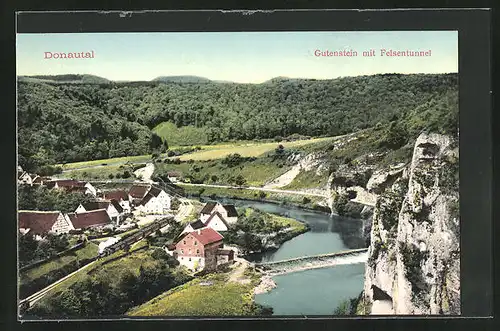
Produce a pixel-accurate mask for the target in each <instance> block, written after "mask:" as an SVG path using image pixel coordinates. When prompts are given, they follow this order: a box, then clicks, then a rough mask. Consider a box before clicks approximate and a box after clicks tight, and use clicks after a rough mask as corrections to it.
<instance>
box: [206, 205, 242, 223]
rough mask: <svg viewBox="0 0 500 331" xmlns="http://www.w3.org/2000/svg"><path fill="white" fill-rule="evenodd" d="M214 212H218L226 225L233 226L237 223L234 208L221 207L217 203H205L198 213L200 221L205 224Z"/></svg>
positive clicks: (229, 206)
mask: <svg viewBox="0 0 500 331" xmlns="http://www.w3.org/2000/svg"><path fill="white" fill-rule="evenodd" d="M215 212H219V213H220V214H221V216H222V217H223V218H224V220H225V221H226V223H228V224H233V223H236V222H237V221H238V212H237V211H236V207H235V206H234V205H223V204H221V203H220V202H218V201H210V202H207V203H206V204H205V206H203V209H202V210H201V212H200V214H201V215H200V219H201V220H202V221H203V222H204V223H206V222H207V220H208V219H209V218H210V216H212V214H213V213H215Z"/></svg>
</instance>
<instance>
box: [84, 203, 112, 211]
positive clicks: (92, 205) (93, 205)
mask: <svg viewBox="0 0 500 331" xmlns="http://www.w3.org/2000/svg"><path fill="white" fill-rule="evenodd" d="M109 203H110V202H109V201H91V202H87V203H84V204H82V206H83V208H85V210H86V211H89V210H97V209H107V208H108V206H109Z"/></svg>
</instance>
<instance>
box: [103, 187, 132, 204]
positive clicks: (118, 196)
mask: <svg viewBox="0 0 500 331" xmlns="http://www.w3.org/2000/svg"><path fill="white" fill-rule="evenodd" d="M103 197H104V199H106V200H113V199H115V200H117V201H120V200H128V194H127V192H125V191H123V190H116V191H107V192H103Z"/></svg>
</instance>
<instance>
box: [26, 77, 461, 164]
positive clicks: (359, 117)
mask: <svg viewBox="0 0 500 331" xmlns="http://www.w3.org/2000/svg"><path fill="white" fill-rule="evenodd" d="M187 77H189V76H182V78H179V77H165V78H164V79H166V81H177V82H179V81H184V82H186V81H192V82H193V81H194V78H193V77H192V76H190V79H187V80H186V78H187ZM43 78H45V79H46V78H49V79H50V80H47V81H50V83H45V82H37V83H32V82H30V81H21V82H19V84H18V126H19V129H18V137H19V145H18V147H19V157H20V158H19V160H20V161H19V162H20V164H21V166H22V167H23V169H24V170H27V171H33V170H36V168H37V167H40V165H43V164H47V163H49V164H54V163H62V162H76V161H85V160H92V159H106V158H110V157H120V156H132V155H141V154H148V153H150V152H152V150H155V149H158V148H159V146H158V145H161V144H162V140H161V138H160V137H158V135H160V136H161V137H163V138H165V137H166V138H168V139H167V142H168V143H169V144H171V145H172V144H173V143H174V142H176V143H179V140H185V142H186V143H187V142H194V137H196V136H203V137H206V138H203V141H200V142H203V143H213V142H224V141H232V140H254V139H275V138H279V137H288V136H289V135H292V134H300V135H306V136H311V137H320V136H336V135H342V134H346V133H350V132H355V131H359V130H362V129H366V128H369V127H374V126H377V125H378V126H379V127H384V126H388V125H389V124H390V123H391V122H394V121H397V120H398V119H401V121H402V119H405V120H404V122H405V126H407V127H408V130H410V131H411V133H410V134H413V132H416V133H417V134H418V133H419V132H420V131H421V130H424V129H426V130H427V129H428V130H431V131H434V132H440V131H443V130H448V129H449V128H454V127H456V121H457V116H458V101H457V100H458V75H457V74H413V75H400V74H397V75H372V76H357V77H344V78H338V79H329V80H314V79H291V80H288V79H287V78H283V77H277V79H274V80H273V81H272V83H267V84H265V83H263V84H240V83H236V84H222V83H216V82H212V83H210V82H211V81H209V80H207V79H206V78H205V79H203V78H201V77H196V79H198V80H201V82H193V83H189V84H182V85H181V84H174V83H171V84H165V83H162V81H158V80H156V81H148V82H129V83H120V84H117V83H113V82H112V83H110V84H71V83H66V84H65V81H64V80H63V81H60V80H61V79H66V80H69V79H71V78H73V79H75V77H68V76H66V77H58V78H56V79H59V82H58V83H53V82H54V81H56V80H55V78H54V77H50V76H49V77H44V76H41V78H40V76H38V78H37V77H35V78H32V79H43ZM78 78H79V81H84V80H85V79H84V78H81V77H80V76H78ZM158 79H160V77H159V78H158ZM73 81H74V80H73ZM87 81H88V78H87ZM165 122H166V123H168V124H163V126H161V127H157V126H158V125H160V124H162V123H165ZM174 125H175V128H174ZM155 128H156V130H153V129H155ZM153 133H156V135H153ZM205 139H206V141H205ZM168 140H170V141H168ZM176 140H177V141H176Z"/></svg>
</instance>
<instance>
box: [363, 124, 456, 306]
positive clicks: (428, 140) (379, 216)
mask: <svg viewBox="0 0 500 331" xmlns="http://www.w3.org/2000/svg"><path fill="white" fill-rule="evenodd" d="M367 189H368V191H369V192H371V193H374V194H376V195H377V201H376V204H375V208H374V212H373V221H372V227H371V234H370V238H371V239H370V246H369V251H368V254H369V259H368V262H367V267H366V272H365V285H364V299H363V301H364V304H365V306H368V307H371V308H370V309H369V312H370V313H371V314H460V276H459V275H460V274H459V271H460V247H459V242H460V237H459V213H458V206H459V203H458V144H457V142H456V140H455V139H452V138H451V137H449V136H444V135H439V134H425V133H424V134H421V135H420V136H419V137H418V139H417V140H416V142H415V145H414V150H413V157H412V160H411V162H410V163H409V164H406V165H398V166H397V167H394V168H391V169H389V170H388V171H385V172H378V173H374V174H373V176H372V177H371V178H370V180H369V182H368V184H367Z"/></svg>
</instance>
